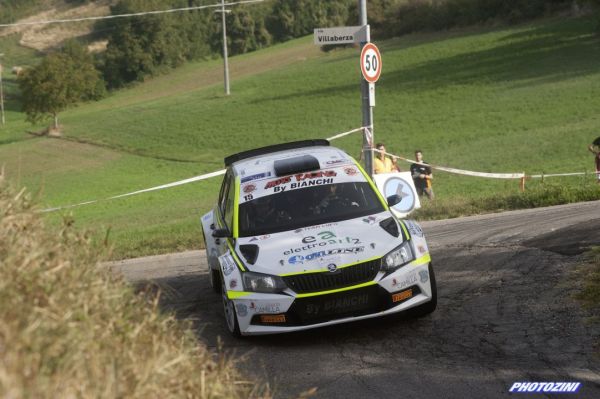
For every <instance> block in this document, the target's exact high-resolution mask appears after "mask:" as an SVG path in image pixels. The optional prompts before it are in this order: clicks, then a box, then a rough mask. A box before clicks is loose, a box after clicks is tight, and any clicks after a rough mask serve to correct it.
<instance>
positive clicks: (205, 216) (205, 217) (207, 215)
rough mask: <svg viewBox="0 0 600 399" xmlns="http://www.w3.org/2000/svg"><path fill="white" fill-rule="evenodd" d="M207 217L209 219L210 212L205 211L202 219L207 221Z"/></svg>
mask: <svg viewBox="0 0 600 399" xmlns="http://www.w3.org/2000/svg"><path fill="white" fill-rule="evenodd" d="M208 219H210V213H207V214H206V215H204V216H202V220H204V221H207V220H208Z"/></svg>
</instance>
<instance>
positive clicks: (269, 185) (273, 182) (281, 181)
mask: <svg viewBox="0 0 600 399" xmlns="http://www.w3.org/2000/svg"><path fill="white" fill-rule="evenodd" d="M291 181H292V176H286V177H282V178H280V179H277V180H271V181H270V182H268V183H267V184H266V185H265V190H267V189H269V188H273V187H277V186H280V185H282V184H286V183H289V182H291Z"/></svg>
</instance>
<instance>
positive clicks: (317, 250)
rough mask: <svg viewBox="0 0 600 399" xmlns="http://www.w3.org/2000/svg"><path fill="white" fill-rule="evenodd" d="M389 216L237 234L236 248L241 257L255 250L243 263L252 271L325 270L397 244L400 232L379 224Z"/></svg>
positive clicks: (366, 258) (365, 257)
mask: <svg viewBox="0 0 600 399" xmlns="http://www.w3.org/2000/svg"><path fill="white" fill-rule="evenodd" d="M390 217H392V215H391V214H390V213H389V212H388V211H385V212H382V213H379V214H375V215H370V216H365V217H360V218H356V219H350V220H344V221H341V222H333V223H326V224H321V225H316V226H309V227H303V228H299V229H296V230H291V231H286V232H282V233H276V234H267V235H262V236H256V237H241V238H239V239H238V240H237V245H236V250H237V252H238V254H240V255H241V256H240V258H242V259H244V260H246V259H248V258H252V256H251V255H250V256H248V254H256V250H258V256H256V261H255V262H254V264H248V265H247V266H248V269H249V270H251V271H254V272H259V273H267V274H275V275H285V274H290V273H300V272H306V271H316V270H327V266H328V265H331V264H334V265H336V266H337V267H340V266H343V265H348V264H352V263H358V262H363V261H365V260H368V259H373V258H377V257H382V256H384V255H385V254H387V253H388V252H390V251H391V250H393V249H394V248H395V247H397V246H398V245H400V244H401V243H402V241H403V238H402V234H400V235H399V237H394V236H393V235H391V234H390V233H388V232H387V231H386V230H384V229H383V228H382V227H381V226H380V222H382V221H383V220H386V219H388V218H390ZM398 229H399V231H400V229H401V227H400V226H398Z"/></svg>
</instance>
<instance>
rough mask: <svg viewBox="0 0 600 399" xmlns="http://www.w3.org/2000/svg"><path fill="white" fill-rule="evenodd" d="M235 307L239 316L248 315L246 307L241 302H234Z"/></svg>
mask: <svg viewBox="0 0 600 399" xmlns="http://www.w3.org/2000/svg"><path fill="white" fill-rule="evenodd" d="M235 309H236V310H237V314H238V316H240V317H246V316H247V315H248V307H247V306H246V305H244V304H243V303H236V304H235Z"/></svg>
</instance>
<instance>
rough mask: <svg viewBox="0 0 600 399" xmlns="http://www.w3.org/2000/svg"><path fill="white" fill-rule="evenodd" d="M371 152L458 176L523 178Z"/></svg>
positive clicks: (520, 175) (521, 174)
mask: <svg viewBox="0 0 600 399" xmlns="http://www.w3.org/2000/svg"><path fill="white" fill-rule="evenodd" d="M373 151H375V152H378V153H380V154H385V155H388V156H390V157H395V158H398V159H401V160H403V161H406V162H409V163H416V164H418V165H426V166H429V167H430V168H433V169H437V170H442V171H444V172H448V173H455V174H459V175H466V176H476V177H488V178H492V179H521V178H523V177H525V174H524V173H487V172H473V171H471V170H463V169H456V168H447V167H445V166H436V165H431V164H425V163H420V162H417V161H414V160H412V159H408V158H404V157H401V156H399V155H394V154H391V153H389V152H385V151H380V150H378V149H375V148H374V149H373Z"/></svg>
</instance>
